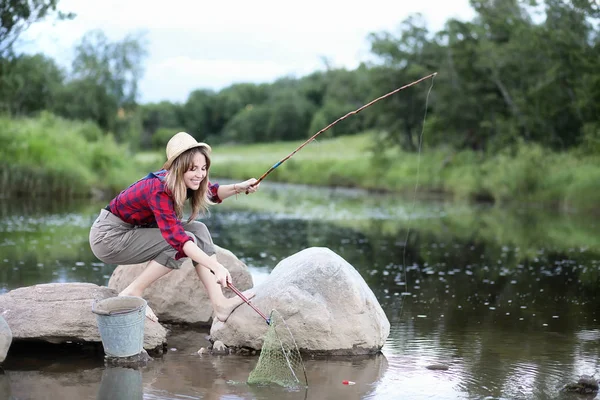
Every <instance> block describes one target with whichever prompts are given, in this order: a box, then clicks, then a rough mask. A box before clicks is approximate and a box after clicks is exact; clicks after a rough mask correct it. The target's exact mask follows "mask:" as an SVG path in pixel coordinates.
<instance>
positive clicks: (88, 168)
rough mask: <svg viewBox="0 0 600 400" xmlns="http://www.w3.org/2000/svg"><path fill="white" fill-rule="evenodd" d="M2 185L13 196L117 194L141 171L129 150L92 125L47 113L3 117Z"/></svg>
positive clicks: (0, 138) (0, 130) (0, 123)
mask: <svg viewBox="0 0 600 400" xmlns="http://www.w3.org/2000/svg"><path fill="white" fill-rule="evenodd" d="M0 160H1V161H0V167H1V171H2V172H1V174H0V185H2V188H3V193H5V194H6V195H10V196H28V197H49V196H53V197H62V198H66V197H84V196H91V195H93V194H98V195H99V194H101V193H114V192H115V191H118V190H119V188H123V187H125V186H126V185H128V184H129V183H130V182H129V181H130V180H131V179H133V177H134V176H137V175H139V174H140V173H141V172H140V171H141V168H140V165H139V164H138V163H136V162H132V161H131V160H132V157H131V154H130V153H129V151H128V150H127V148H126V147H124V146H121V145H118V144H117V143H116V142H115V141H114V139H113V137H112V136H111V135H106V134H104V133H103V132H101V131H100V129H99V128H98V127H97V126H96V125H94V124H92V123H85V122H73V121H67V120H64V119H61V118H58V117H56V116H54V115H51V114H48V113H44V114H42V115H41V116H40V117H38V118H18V119H15V118H7V117H0Z"/></svg>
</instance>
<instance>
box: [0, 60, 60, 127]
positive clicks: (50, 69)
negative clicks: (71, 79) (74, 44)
mask: <svg viewBox="0 0 600 400" xmlns="http://www.w3.org/2000/svg"><path fill="white" fill-rule="evenodd" d="M64 75H65V74H64V72H63V71H62V70H61V69H60V68H59V67H58V66H57V65H56V63H55V62H54V60H52V59H50V58H48V57H46V56H43V55H41V54H37V55H33V56H31V55H25V54H24V55H20V56H16V57H11V58H5V59H0V110H1V111H5V112H8V113H9V114H13V115H28V114H31V113H35V112H39V111H42V110H46V109H49V108H50V107H51V106H52V105H53V104H54V102H55V100H56V96H57V92H58V91H59V90H60V88H61V86H62V85H63V80H64Z"/></svg>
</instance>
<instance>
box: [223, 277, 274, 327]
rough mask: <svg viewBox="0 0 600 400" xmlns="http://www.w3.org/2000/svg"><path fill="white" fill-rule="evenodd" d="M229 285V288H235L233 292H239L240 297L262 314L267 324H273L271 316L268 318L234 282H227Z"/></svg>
mask: <svg viewBox="0 0 600 400" xmlns="http://www.w3.org/2000/svg"><path fill="white" fill-rule="evenodd" d="M227 286H229V289H231V290H233V292H234V293H235V294H237V295H238V296H239V297H240V299H242V300H244V302H245V303H246V304H248V305H249V306H250V307H252V309H253V310H254V311H256V312H257V313H258V315H260V316H261V317H262V318H263V319H264V320H265V321H266V322H267V325H271V320H270V319H269V318H267V316H266V315H265V314H263V313H262V311H260V310H259V309H258V308H256V307H255V306H254V304H252V303H250V300H248V298H247V297H246V296H244V294H243V293H242V292H240V291H239V290H238V288H236V287H235V286H233V283H231V282H227Z"/></svg>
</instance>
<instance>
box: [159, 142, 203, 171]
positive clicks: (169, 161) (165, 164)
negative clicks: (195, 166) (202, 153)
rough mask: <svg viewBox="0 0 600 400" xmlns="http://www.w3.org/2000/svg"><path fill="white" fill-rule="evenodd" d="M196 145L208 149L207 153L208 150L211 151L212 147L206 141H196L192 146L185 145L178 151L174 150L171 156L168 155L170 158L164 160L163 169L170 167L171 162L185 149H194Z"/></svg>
mask: <svg viewBox="0 0 600 400" xmlns="http://www.w3.org/2000/svg"><path fill="white" fill-rule="evenodd" d="M196 147H204V148H205V149H206V150H207V151H208V153H210V152H211V150H212V149H211V148H210V146H209V145H207V144H206V143H196V144H194V145H192V146H189V147H187V148H185V149H182V150H180V151H178V152H176V153H175V154H173V155H172V156H171V157H170V158H169V159H168V160H167V161H166V162H165V163H164V164H163V169H169V168H171V165H172V164H173V162H174V161H175V160H176V159H177V157H179V156H180V155H182V154H183V153H185V152H186V151H188V150H191V149H195V148H196Z"/></svg>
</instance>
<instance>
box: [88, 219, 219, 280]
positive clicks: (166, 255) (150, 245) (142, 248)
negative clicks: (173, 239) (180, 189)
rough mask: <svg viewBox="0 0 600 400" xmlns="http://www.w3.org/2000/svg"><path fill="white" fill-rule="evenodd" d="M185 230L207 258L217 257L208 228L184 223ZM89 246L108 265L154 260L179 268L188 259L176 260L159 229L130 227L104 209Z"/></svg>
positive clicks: (194, 223) (174, 253)
mask: <svg viewBox="0 0 600 400" xmlns="http://www.w3.org/2000/svg"><path fill="white" fill-rule="evenodd" d="M183 229H185V233H187V234H188V235H189V236H190V237H191V238H192V239H193V240H194V242H195V243H196V244H197V245H198V247H199V248H200V249H201V250H202V251H204V252H205V253H206V254H207V255H209V256H212V255H213V254H215V246H214V244H213V241H212V237H211V236H210V232H209V231H208V228H207V227H206V225H204V224H203V223H202V222H198V221H192V222H190V223H187V224H183ZM90 247H91V248H92V252H93V253H94V255H95V256H96V257H97V258H98V259H99V260H101V261H102V262H105V263H107V264H140V263H144V262H148V261H151V260H154V261H156V262H158V263H159V264H160V265H163V266H165V267H168V268H174V269H177V268H180V267H181V264H183V261H184V260H185V257H183V258H180V259H179V260H175V255H176V254H177V251H176V250H175V249H174V248H173V247H172V246H171V245H170V244H169V243H167V241H166V240H165V239H164V238H163V236H162V234H161V232H160V229H158V228H144V227H139V226H135V225H131V224H128V223H126V222H123V221H122V220H121V219H120V218H119V217H117V216H116V215H114V214H112V213H111V212H109V211H107V210H104V209H103V210H101V211H100V215H99V216H98V218H97V219H96V221H94V224H93V225H92V228H91V229H90ZM194 264H195V263H194Z"/></svg>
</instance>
